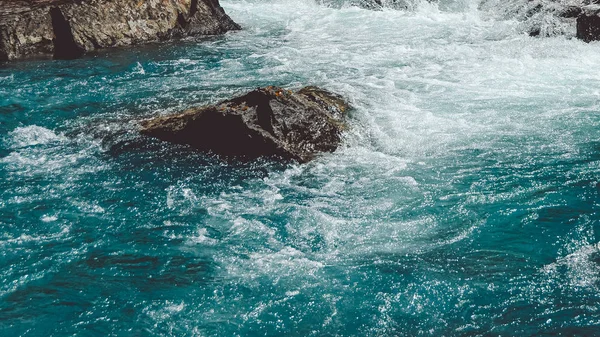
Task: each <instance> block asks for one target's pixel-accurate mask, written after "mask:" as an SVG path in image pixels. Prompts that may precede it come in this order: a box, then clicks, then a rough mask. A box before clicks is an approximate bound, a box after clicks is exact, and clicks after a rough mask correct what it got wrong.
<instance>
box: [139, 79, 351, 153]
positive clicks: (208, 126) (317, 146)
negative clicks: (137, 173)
mask: <svg viewBox="0 0 600 337" xmlns="http://www.w3.org/2000/svg"><path fill="white" fill-rule="evenodd" d="M349 108H350V107H349V105H348V104H347V103H346V102H345V101H344V99H343V98H341V97H340V96H338V95H335V94H333V93H330V92H328V91H325V90H323V89H319V88H316V87H306V88H304V89H301V90H299V91H297V92H292V91H289V90H285V89H282V88H278V87H267V88H262V89H256V90H254V91H252V92H250V93H248V94H246V95H244V96H241V97H238V98H234V99H231V100H228V101H224V102H221V103H219V104H216V105H213V106H206V107H200V108H191V109H189V110H186V111H184V112H182V113H180V114H176V115H172V116H166V117H158V118H155V119H152V120H148V121H145V122H143V123H142V129H141V132H142V134H145V135H148V136H151V137H155V138H159V139H161V140H164V141H169V142H173V143H179V144H188V145H191V146H192V147H195V148H197V149H199V150H202V151H207V152H212V153H215V154H218V155H221V156H224V157H228V158H238V159H242V160H251V159H255V158H258V157H279V158H283V159H291V160H296V161H298V162H307V161H309V160H311V159H313V158H314V157H315V155H316V154H317V153H320V152H332V151H334V150H335V149H336V148H337V147H338V145H339V144H340V142H341V132H342V131H343V130H344V129H345V127H346V126H345V123H344V119H345V116H346V112H347V111H348V109H349Z"/></svg>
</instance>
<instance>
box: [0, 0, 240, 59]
mask: <svg viewBox="0 0 600 337" xmlns="http://www.w3.org/2000/svg"><path fill="white" fill-rule="evenodd" d="M236 29H240V27H239V26H238V25H237V24H236V23H235V22H233V21H232V20H231V18H229V16H227V14H225V12H224V11H223V8H221V6H220V5H219V2H218V0H87V1H81V0H20V1H12V0H11V1H7V0H0V60H14V59H21V58H26V57H33V56H54V57H57V58H73V57H77V56H80V55H81V54H83V53H85V52H88V51H92V50H96V49H99V48H108V47H116V46H126V45H133V44H142V43H147V42H152V41H161V40H167V39H171V38H180V37H185V36H195V35H216V34H222V33H224V32H227V31H229V30H236Z"/></svg>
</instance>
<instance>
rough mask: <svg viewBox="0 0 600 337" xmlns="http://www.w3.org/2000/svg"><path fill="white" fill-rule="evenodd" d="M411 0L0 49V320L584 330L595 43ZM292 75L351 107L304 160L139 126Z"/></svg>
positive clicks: (222, 327)
mask: <svg viewBox="0 0 600 337" xmlns="http://www.w3.org/2000/svg"><path fill="white" fill-rule="evenodd" d="M406 3H408V4H410V5H411V6H412V7H411V8H409V10H400V11H398V10H390V9H387V8H384V9H383V10H377V11H373V10H365V9H363V8H359V7H355V6H352V5H350V4H349V3H346V4H344V5H338V6H326V5H323V4H322V3H315V2H312V1H301V0H279V1H275V0H273V1H268V0H247V1H245V0H230V1H223V5H224V7H225V9H226V10H227V12H228V13H230V15H231V16H232V18H233V19H234V20H236V21H237V22H239V23H240V24H242V26H243V28H244V30H243V31H241V32H236V33H232V34H228V35H226V36H225V37H220V38H211V39H205V40H202V41H193V40H189V41H182V42H178V43H171V44H165V45H155V46H148V47H143V48H134V49H128V50H110V51H105V52H102V53H100V54H97V55H93V56H88V57H86V58H83V59H79V60H74V61H28V62H17V63H13V64H9V65H4V66H2V68H0V131H1V132H0V135H2V136H1V139H0V177H1V178H2V179H0V184H1V188H0V246H1V247H2V249H1V250H0V251H1V252H2V253H1V255H0V275H1V279H2V281H3V282H2V283H1V284H0V317H1V318H2V319H1V320H0V331H1V332H2V335H5V336H50V335H56V336H80V335H81V336H82V335H102V336H104V335H106V336H109V335H110V336H135V335H140V336H252V335H267V336H280V335H288V336H310V335H312V336H323V335H341V336H392V335H399V336H419V335H428V336H489V335H514V336H525V335H544V334H547V335H560V334H562V335H569V336H570V335H582V336H583V335H587V336H590V335H594V334H597V331H598V329H599V328H600V319H599V317H600V312H599V310H600V309H599V308H598V306H597V303H598V301H599V300H600V295H599V294H600V292H599V286H600V283H599V282H600V274H599V272H600V258H599V257H600V252H599V250H598V239H597V236H598V229H599V224H598V205H599V204H600V199H599V195H598V193H599V187H598V186H599V184H598V176H599V173H600V155H599V153H600V152H599V151H600V145H599V144H600V137H599V136H598V132H597V130H598V127H599V126H600V115H599V114H598V110H599V105H598V102H599V99H598V98H599V96H600V75H599V74H598V72H597V71H594V70H595V69H598V68H599V66H600V58H598V57H597V56H598V55H599V52H600V45H599V44H595V43H592V44H585V43H582V42H580V41H577V40H573V39H569V38H567V37H552V38H545V39H541V38H531V37H529V36H528V35H527V34H524V33H523V29H522V26H521V25H522V23H521V22H520V21H518V20H512V19H510V20H505V19H501V18H499V17H490V16H488V15H487V13H488V12H486V11H485V10H483V9H481V10H480V9H479V8H480V6H479V4H478V3H477V2H476V1H462V2H460V1H454V2H452V1H440V2H439V3H430V2H427V1H423V2H416V1H415V2H406ZM498 11H500V9H498ZM308 84H313V85H319V86H323V87H325V88H327V89H330V90H333V91H335V92H338V93H340V94H343V95H344V96H346V97H348V98H349V100H350V101H351V103H352V105H353V106H354V107H355V108H356V109H355V110H354V111H353V112H352V115H351V116H350V124H351V126H352V127H351V128H350V130H349V131H348V132H347V133H346V134H345V135H344V137H345V140H344V146H343V147H342V148H340V149H339V150H338V151H336V152H335V153H333V154H326V155H323V156H321V157H320V158H318V159H317V160H316V161H314V162H312V163H309V164H307V165H283V164H280V163H272V162H263V161H258V162H254V163H223V162H221V161H220V160H218V159H217V158H213V157H211V156H207V155H203V154H200V153H196V152H194V151H192V150H190V149H188V148H186V147H182V146H172V145H169V144H164V143H159V142H154V141H149V140H144V139H142V138H140V137H139V136H138V135H137V133H136V131H135V130H136V127H137V122H136V120H139V119H142V118H145V117H147V116H151V115H156V114H164V113H169V112H174V111H178V110H181V109H183V108H186V107H189V106H193V105H200V104H205V103H212V102H216V101H218V100H221V99H225V98H229V97H231V96H232V95H234V94H239V93H243V92H245V91H248V90H250V89H252V88H254V87H257V86H265V85H281V86H286V87H291V88H292V87H300V86H303V85H308Z"/></svg>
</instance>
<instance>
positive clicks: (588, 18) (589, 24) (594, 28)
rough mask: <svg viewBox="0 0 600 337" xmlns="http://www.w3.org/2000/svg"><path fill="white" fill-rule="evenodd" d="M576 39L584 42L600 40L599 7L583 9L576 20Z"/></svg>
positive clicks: (591, 6)
mask: <svg viewBox="0 0 600 337" xmlns="http://www.w3.org/2000/svg"><path fill="white" fill-rule="evenodd" d="M577 38H578V39H581V40H583V41H585V42H591V41H598V40H600V5H590V6H585V7H583V12H582V13H581V15H579V17H578V18H577Z"/></svg>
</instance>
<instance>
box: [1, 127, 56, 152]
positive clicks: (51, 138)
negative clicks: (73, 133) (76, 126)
mask: <svg viewBox="0 0 600 337" xmlns="http://www.w3.org/2000/svg"><path fill="white" fill-rule="evenodd" d="M8 136H9V139H8V143H9V145H10V146H11V147H12V148H20V147H26V146H34V145H43V144H50V143H59V142H63V141H65V140H66V137H64V136H62V135H59V134H56V133H54V132H53V131H52V130H49V129H46V128H44V127H41V126H37V125H30V126H25V127H18V128H16V129H15V130H13V131H11V132H10V133H9V134H8Z"/></svg>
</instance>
